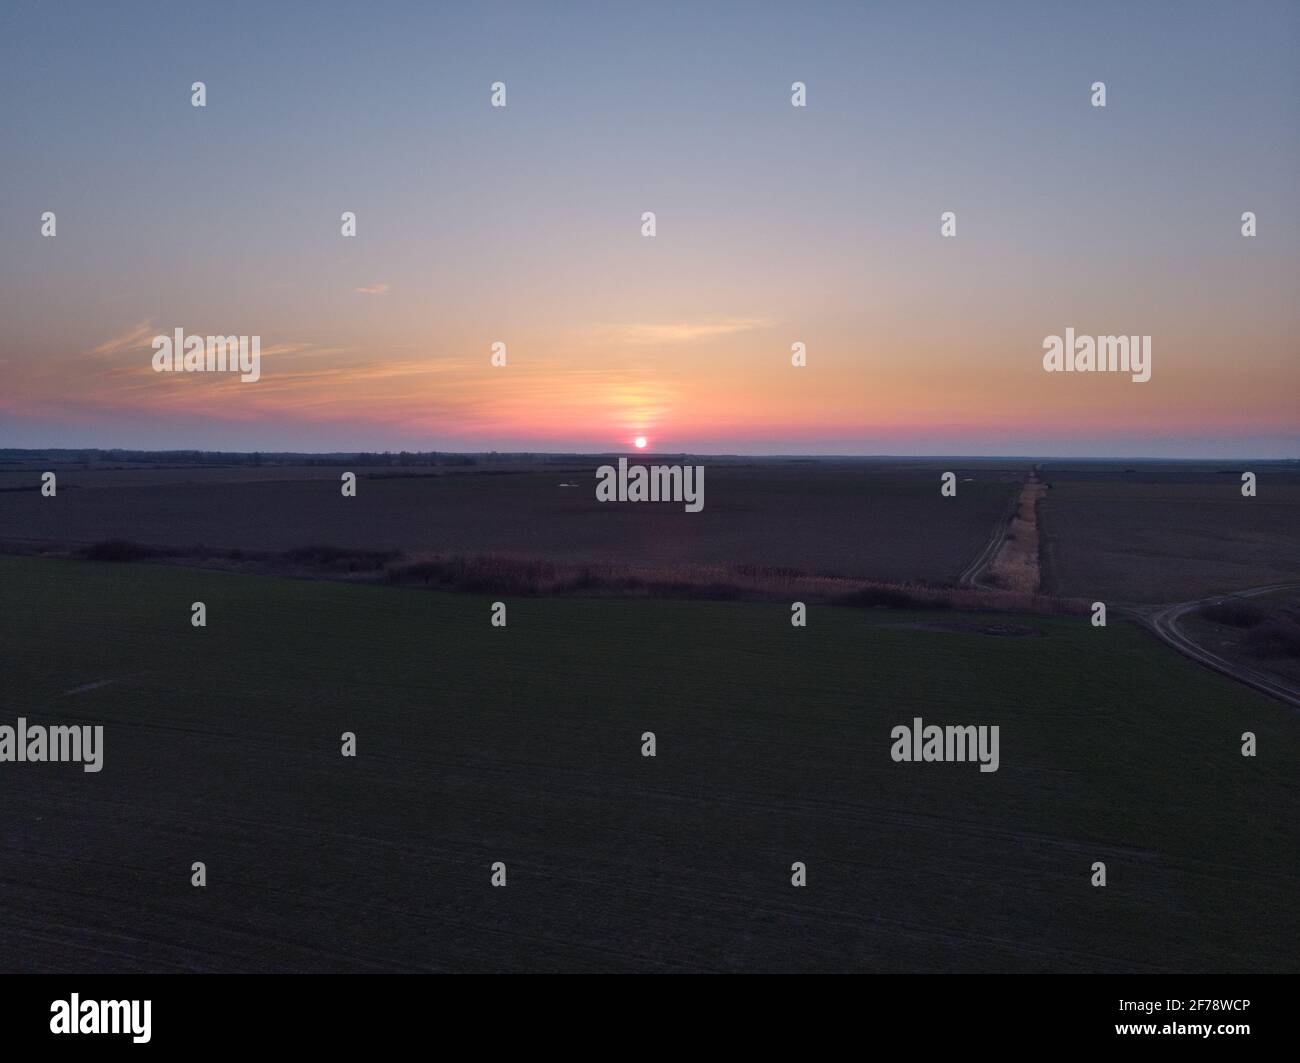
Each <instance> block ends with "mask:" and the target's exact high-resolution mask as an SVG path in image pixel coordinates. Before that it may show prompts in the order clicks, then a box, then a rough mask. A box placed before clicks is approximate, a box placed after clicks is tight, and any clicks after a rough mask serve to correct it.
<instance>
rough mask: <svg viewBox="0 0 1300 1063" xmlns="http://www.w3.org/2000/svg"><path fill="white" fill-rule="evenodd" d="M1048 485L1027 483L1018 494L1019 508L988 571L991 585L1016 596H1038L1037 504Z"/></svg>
mask: <svg viewBox="0 0 1300 1063" xmlns="http://www.w3.org/2000/svg"><path fill="white" fill-rule="evenodd" d="M1046 494H1047V485H1046V484H1044V483H1039V482H1038V481H1037V480H1030V481H1029V482H1028V483H1027V484H1025V486H1024V488H1023V489H1022V490H1021V492H1020V504H1019V506H1018V507H1017V509H1016V515H1015V516H1014V517H1013V518H1012V519H1011V526H1010V527H1009V528H1008V529H1007V536H1006V538H1005V539H1003V541H1002V546H1001V547H1000V548H999V549H998V552H997V555H996V556H995V557H994V558H993V561H992V562H991V563H990V565H989V567H988V574H987V579H988V582H989V583H990V584H992V585H993V586H994V587H997V588H999V589H1002V590H1008V591H1014V592H1016V593H1019V594H1031V595H1037V594H1038V591H1039V587H1040V585H1041V583H1042V573H1041V570H1040V569H1039V565H1038V503H1039V502H1040V501H1041V500H1042V498H1043V496H1044V495H1046Z"/></svg>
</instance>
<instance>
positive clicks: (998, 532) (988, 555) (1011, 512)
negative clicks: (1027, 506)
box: [957, 481, 1027, 587]
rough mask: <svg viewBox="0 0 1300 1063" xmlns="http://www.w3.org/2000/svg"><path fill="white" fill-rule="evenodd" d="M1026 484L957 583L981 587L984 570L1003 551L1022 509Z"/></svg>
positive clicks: (1021, 484)
mask: <svg viewBox="0 0 1300 1063" xmlns="http://www.w3.org/2000/svg"><path fill="white" fill-rule="evenodd" d="M1025 482H1027V481H1022V482H1021V483H1020V488H1019V490H1017V491H1016V492H1015V494H1013V495H1012V496H1011V500H1010V501H1009V502H1008V503H1007V508H1006V509H1005V510H1004V511H1003V513H1002V516H1001V518H999V520H998V523H997V525H996V526H995V527H994V529H993V534H992V535H991V536H989V540H988V542H986V543H985V544H984V546H983V548H982V549H981V550H980V552H979V553H978V554H976V555H975V556H974V558H972V559H971V562H970V564H968V565H967V566H966V567H965V568H964V569H962V572H961V575H960V576H958V577H957V582H958V583H960V584H961V585H962V586H964V587H981V586H983V584H982V583H980V576H981V575H982V574H983V572H984V570H985V569H986V568H988V567H989V565H990V564H991V563H992V561H993V559H994V558H995V557H997V556H998V550H999V549H1001V547H1002V543H1003V541H1004V540H1005V539H1006V537H1007V530H1008V529H1009V528H1010V527H1011V522H1012V521H1013V520H1014V519H1015V516H1016V512H1017V510H1019V508H1020V496H1021V494H1022V493H1023V492H1024V489H1025Z"/></svg>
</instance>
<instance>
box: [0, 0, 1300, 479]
mask: <svg viewBox="0 0 1300 1063" xmlns="http://www.w3.org/2000/svg"><path fill="white" fill-rule="evenodd" d="M195 81H203V82H204V83H205V86H206V92H207V105H206V107H202V108H196V107H193V106H191V85H192V84H193V82H195ZM498 81H500V82H504V83H505V86H506V106H505V107H503V108H502V107H493V106H491V86H492V84H493V83H494V82H498ZM795 81H802V82H804V83H805V84H806V86H807V106H806V107H803V108H796V107H792V106H791V85H792V83H793V82H795ZM1096 81H1102V82H1104V83H1105V85H1106V106H1105V107H1104V108H1099V107H1094V106H1092V104H1091V97H1092V89H1091V86H1092V84H1093V83H1094V82H1096ZM1298 134H1300V4H1296V3H1294V2H1286V3H1251V2H1245V3H1233V4H1219V3H1215V4H1200V3H1172V4H1160V3H1144V4H1139V5H1134V4H1129V3H1116V4H1108V3H1089V4H1069V5H1066V4H1056V3H1043V2H1041V0H1040V2H1034V3H1024V4H1019V3H956V4H939V3H897V4H893V3H872V4H867V3H817V2H807V3H798V4H794V3H789V2H784V3H770V4H769V3H748V4H720V3H702V2H696V3H684V4H674V3H655V4H653V5H649V4H627V3H617V2H606V3H591V4H586V3H546V4H543V3H537V2H534V3H525V4H512V3H482V4H467V3H456V4H430V3H418V4H417V3H412V4H389V3H379V2H376V3H367V4H331V3H311V4H292V3H278V4H274V5H271V4H264V3H256V4H242V3H222V4H206V3H205V4H188V3H157V4H153V3H148V4H145V3H122V4H113V5H105V4H90V3H86V4H60V3H33V4H28V3H15V2H6V3H5V4H4V5H3V6H2V7H0V251H2V253H0V446H6V447H36V448H40V447H60V446H66V447H96V446H97V447H138V448H148V449H158V448H177V449H192V448H204V449H224V450H263V451H269V450H319V451H351V450H385V449H391V450H399V449H408V450H469V451H486V450H498V451H524V450H532V451H594V452H608V451H612V450H618V449H621V448H625V447H627V446H628V445H629V444H630V441H631V440H632V439H634V438H636V437H638V436H640V437H644V438H645V439H647V441H648V442H649V445H650V447H651V448H652V449H655V450H661V451H665V452H700V453H710V452H714V453H753V454H773V453H794V454H917V455H925V454H971V455H977V454H997V455H1011V454H1033V455H1043V456H1046V455H1056V456H1071V455H1087V456H1108V455H1111V456H1125V457H1130V456H1154V457H1180V456H1188V457H1233V458H1235V457H1257V458H1269V457H1297V456H1300V341H1298V340H1297V337H1298V336H1300V239H1298V238H1300V219H1298V218H1297V211H1296V202H1297V192H1300V135H1298ZM45 211H53V212H54V213H55V215H56V219H57V221H56V225H57V235H55V236H54V237H47V236H42V233H41V227H42V221H41V216H42V213H43V212H45ZM344 211H352V212H355V214H356V218H357V235H356V236H355V237H344V236H342V235H341V233H340V228H341V221H340V216H341V214H342V213H343V212H344ZM646 211H653V212H654V213H655V217H656V233H655V235H654V236H653V237H646V236H643V235H642V214H643V212H646ZM944 211H953V212H955V214H956V228H957V231H956V235H955V236H952V237H943V236H941V235H940V216H941V214H942V212H944ZM1244 211H1253V212H1254V213H1255V215H1256V217H1257V226H1258V232H1257V235H1256V236H1254V237H1252V238H1246V237H1243V236H1242V234H1241V224H1242V223H1241V215H1242V213H1243V212H1244ZM177 328H182V329H184V330H185V331H186V332H187V333H190V334H199V335H209V334H220V335H230V334H235V335H248V336H253V335H256V336H259V337H260V338H261V347H262V371H261V379H260V380H258V381H257V382H255V383H252V382H247V383H245V382H240V381H239V380H238V378H237V377H233V376H231V375H229V374H226V375H222V374H204V373H174V374H173V373H156V372H154V371H153V368H152V365H151V359H152V355H153V350H152V347H151V341H152V338H153V337H154V336H155V335H160V334H164V335H171V334H172V333H173V332H174V330H175V329H177ZM1066 328H1073V329H1074V330H1075V332H1076V333H1077V334H1080V335H1110V334H1124V335H1149V336H1151V337H1152V339H1151V345H1152V373H1151V379H1150V380H1149V381H1148V382H1146V383H1135V382H1133V381H1132V380H1131V379H1130V377H1129V376H1127V375H1123V374H1106V373H1093V374H1082V373H1070V374H1063V373H1047V372H1045V371H1044V369H1043V364H1042V358H1043V342H1044V339H1045V337H1047V336H1050V335H1054V334H1055V335H1061V334H1064V332H1065V330H1066ZM496 342H501V343H504V344H506V350H507V356H506V358H507V364H506V365H505V366H493V365H492V364H491V363H490V356H491V351H492V345H493V344H494V343H496ZM794 343H803V344H804V345H805V346H806V350H807V365H805V366H802V367H796V366H792V365H791V345H792V344H794Z"/></svg>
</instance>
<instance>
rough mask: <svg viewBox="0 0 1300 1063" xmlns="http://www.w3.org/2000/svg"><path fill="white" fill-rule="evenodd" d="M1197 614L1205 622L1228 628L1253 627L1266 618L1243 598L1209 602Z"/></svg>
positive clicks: (1263, 613) (1256, 607) (1263, 612)
mask: <svg viewBox="0 0 1300 1063" xmlns="http://www.w3.org/2000/svg"><path fill="white" fill-rule="evenodd" d="M1199 613H1200V615H1201V616H1203V617H1204V618H1205V619H1206V620H1210V621H1213V622H1214V623H1216V624H1227V625H1228V626H1229V627H1254V626H1255V625H1256V624H1259V623H1261V622H1262V621H1263V620H1264V619H1265V618H1266V617H1267V616H1268V614H1267V613H1266V612H1265V611H1264V610H1263V609H1261V608H1260V607H1259V606H1258V605H1255V604H1254V602H1248V601H1247V600H1246V599H1245V598H1225V599H1223V601H1221V602H1211V603H1210V604H1209V605H1203V606H1201V608H1200V610H1199Z"/></svg>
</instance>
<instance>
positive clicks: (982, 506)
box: [0, 455, 1027, 582]
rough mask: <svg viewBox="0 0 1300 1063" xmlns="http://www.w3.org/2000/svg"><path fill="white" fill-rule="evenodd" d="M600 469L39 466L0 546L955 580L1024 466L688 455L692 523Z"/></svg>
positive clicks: (7, 495) (26, 476)
mask: <svg viewBox="0 0 1300 1063" xmlns="http://www.w3.org/2000/svg"><path fill="white" fill-rule="evenodd" d="M604 460H605V459H600V458H588V459H587V460H586V461H585V463H581V464H575V463H574V462H571V461H570V462H556V463H554V464H553V465H547V466H546V467H545V468H543V469H539V468H538V467H537V464H536V463H531V464H521V463H508V462H507V463H502V464H501V465H500V466H494V467H492V468H490V469H484V470H482V471H478V470H472V469H471V470H465V469H455V470H419V469H397V468H395V469H382V468H364V467H360V466H358V467H356V469H355V471H356V473H357V477H358V490H357V497H356V498H344V497H342V495H341V493H340V490H339V476H340V473H341V472H342V471H343V470H344V469H346V468H348V466H340V467H339V468H332V469H331V468H320V467H312V468H300V467H291V466H284V467H281V466H269V467H268V466H263V467H260V468H248V467H234V468H220V467H218V468H210V467H208V468H205V467H195V468H163V469H153V468H138V467H137V468H122V469H111V468H110V469H100V468H91V469H83V468H81V467H69V468H67V469H66V470H58V469H57V468H56V472H58V475H59V491H58V494H57V495H56V497H55V498H53V499H50V498H43V497H41V495H40V493H39V491H38V490H34V489H31V488H35V487H37V486H38V485H39V482H40V467H39V466H36V465H28V466H26V467H23V468H9V469H6V470H5V471H4V472H3V473H0V489H5V490H0V543H3V542H6V541H7V542H18V543H22V544H27V545H32V544H36V545H41V544H50V545H65V544H73V545H86V544H91V543H96V542H100V541H103V540H110V539H127V540H132V541H136V542H140V543H144V544H147V545H153V546H171V547H191V546H195V545H203V546H206V547H211V548H222V549H231V548H234V549H244V550H260V551H281V550H288V549H292V548H295V547H304V546H312V545H318V544H328V545H330V546H334V547H340V548H345V549H367V550H398V551H402V552H404V553H408V554H415V555H418V554H421V553H439V552H440V553H470V554H482V553H508V554H519V555H528V556H537V557H544V558H546V559H548V560H552V561H569V562H577V561H617V562H633V563H638V564H646V565H691V564H730V563H733V562H741V563H745V564H751V565H771V566H787V567H792V568H796V569H798V570H799V571H801V572H810V573H818V574H820V573H827V574H834V575H843V576H859V577H866V578H871V579H881V580H921V581H925V580H928V581H935V582H952V581H955V580H956V578H957V576H958V574H959V573H960V572H961V570H962V568H963V567H964V566H965V565H966V563H967V562H969V561H970V559H971V558H972V557H973V556H974V555H975V554H977V553H978V552H979V550H980V549H981V548H982V547H983V546H984V544H985V543H986V542H987V541H988V539H989V536H990V534H991V533H992V531H993V529H994V527H995V526H996V525H997V521H998V518H999V516H1000V515H1001V514H1002V512H1003V510H1004V508H1005V507H1006V504H1007V502H1008V500H1009V499H1010V498H1011V496H1012V494H1013V493H1014V492H1015V490H1016V483H1015V480H1016V478H1017V477H1022V476H1023V475H1024V474H1025V472H1026V469H1027V465H1025V464H1015V463H1006V462H1003V463H997V462H982V461H975V462H971V461H969V460H966V461H963V462H956V461H954V462H946V463H945V462H938V461H936V462H905V461H893V462H886V461H847V460H845V461H812V460H809V461H792V460H772V461H736V460H731V461H728V460H725V459H723V460H714V459H708V458H704V459H687V460H692V461H693V463H699V464H703V465H704V467H705V505H704V509H703V511H701V512H699V513H686V512H684V510H683V507H682V506H681V505H679V504H678V505H674V504H670V503H664V504H658V505H645V504H623V505H619V504H604V503H600V502H597V501H596V498H595V484H596V475H595V472H596V468H597V467H598V466H599V465H600V464H602V463H603V461H604ZM609 460H611V461H612V460H613V459H609ZM635 460H636V461H638V462H644V463H647V464H649V463H653V462H655V461H656V460H662V461H667V462H670V463H672V462H680V461H682V460H683V459H682V458H680V457H676V456H675V457H671V458H664V459H655V458H654V457H653V456H647V455H638V456H637V458H636V459H635ZM945 470H952V471H954V472H956V473H957V475H958V478H959V485H958V493H957V497H956V498H943V497H941V496H940V493H939V487H940V474H941V473H942V472H943V471H945ZM562 483H568V484H576V485H577V486H576V487H561V486H560V484H562ZM19 488H28V489H26V490H22V489H19Z"/></svg>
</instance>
